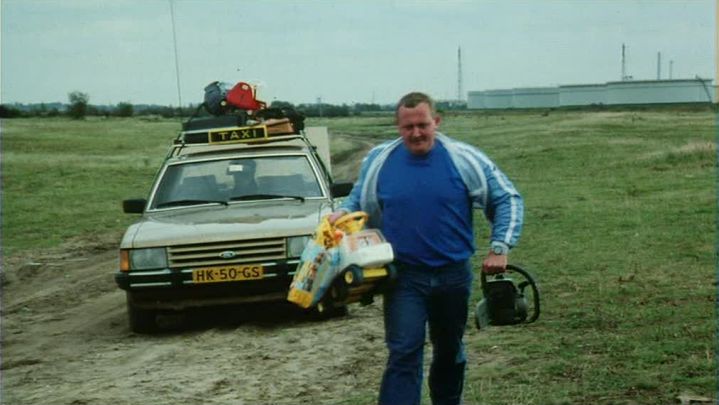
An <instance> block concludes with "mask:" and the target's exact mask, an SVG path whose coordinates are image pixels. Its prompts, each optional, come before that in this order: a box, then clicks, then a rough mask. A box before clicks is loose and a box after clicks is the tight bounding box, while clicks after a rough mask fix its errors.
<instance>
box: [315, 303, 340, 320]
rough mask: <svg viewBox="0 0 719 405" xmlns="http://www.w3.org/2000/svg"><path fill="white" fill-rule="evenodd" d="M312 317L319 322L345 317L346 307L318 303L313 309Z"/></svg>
mask: <svg viewBox="0 0 719 405" xmlns="http://www.w3.org/2000/svg"><path fill="white" fill-rule="evenodd" d="M312 312H313V317H314V318H316V319H319V320H324V319H330V318H338V317H341V316H345V315H347V313H348V311H347V305H340V306H334V305H332V304H331V303H325V302H320V303H318V304H317V306H316V307H315V308H313V311H312Z"/></svg>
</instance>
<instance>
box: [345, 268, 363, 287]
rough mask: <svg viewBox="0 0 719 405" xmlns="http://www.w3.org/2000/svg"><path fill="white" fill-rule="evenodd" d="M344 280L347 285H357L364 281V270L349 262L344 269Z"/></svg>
mask: <svg viewBox="0 0 719 405" xmlns="http://www.w3.org/2000/svg"><path fill="white" fill-rule="evenodd" d="M343 277H344V282H345V284H347V285H349V286H358V285H360V284H362V282H363V281H364V271H363V270H362V267H360V266H358V265H356V264H350V265H349V266H347V268H346V269H345V271H344V275H343Z"/></svg>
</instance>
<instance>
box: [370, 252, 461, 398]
mask: <svg viewBox="0 0 719 405" xmlns="http://www.w3.org/2000/svg"><path fill="white" fill-rule="evenodd" d="M397 270H398V279H397V283H396V285H395V286H394V288H393V289H392V290H391V291H389V292H388V293H387V294H386V295H385V297H384V325H385V342H386V344H387V348H388V349H389V358H388V360H387V368H386V369H385V372H384V375H383V377H382V385H381V387H380V395H379V404H380V405H419V403H420V399H421V395H422V379H423V372H422V368H423V366H422V359H423V349H424V343H425V329H426V325H427V324H429V334H430V341H431V342H432V348H433V358H432V364H431V366H430V370H429V390H430V396H431V398H432V403H433V404H434V405H449V404H459V403H461V399H462V387H463V385H464V370H465V366H466V364H467V359H466V356H465V353H464V343H463V342H462V339H463V336H464V329H465V325H466V324H467V311H468V305H469V296H470V292H471V288H472V270H471V265H470V262H469V260H467V261H463V262H459V263H454V264H451V265H448V266H444V267H439V268H427V267H420V266H413V265H408V264H402V263H397Z"/></svg>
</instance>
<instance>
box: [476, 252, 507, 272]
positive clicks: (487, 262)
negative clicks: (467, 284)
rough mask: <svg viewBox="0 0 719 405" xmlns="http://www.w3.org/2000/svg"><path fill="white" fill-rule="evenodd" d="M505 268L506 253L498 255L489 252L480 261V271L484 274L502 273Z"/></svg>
mask: <svg viewBox="0 0 719 405" xmlns="http://www.w3.org/2000/svg"><path fill="white" fill-rule="evenodd" d="M506 270H507V255H498V254H494V253H492V252H489V255H487V258H486V259H484V262H483V263H482V272H484V273H485V274H498V273H504V271H506Z"/></svg>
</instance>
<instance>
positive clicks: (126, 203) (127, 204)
mask: <svg viewBox="0 0 719 405" xmlns="http://www.w3.org/2000/svg"><path fill="white" fill-rule="evenodd" d="M145 205H147V200H146V199H144V198H133V199H130V200H123V201H122V211H123V212H124V213H125V214H142V213H143V211H145Z"/></svg>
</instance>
